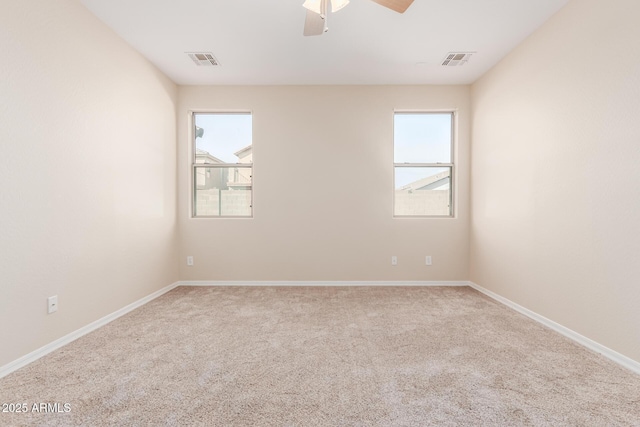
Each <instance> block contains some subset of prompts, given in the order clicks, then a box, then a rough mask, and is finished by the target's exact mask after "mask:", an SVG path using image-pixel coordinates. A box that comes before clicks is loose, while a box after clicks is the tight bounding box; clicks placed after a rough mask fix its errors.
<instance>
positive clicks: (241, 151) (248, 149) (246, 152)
mask: <svg viewBox="0 0 640 427" xmlns="http://www.w3.org/2000/svg"><path fill="white" fill-rule="evenodd" d="M252 148H253V145H247V146H246V147H244V148H241V149H239V150H238V151H236V152H235V153H233V155H234V156H237V157H246V156H248V155H249V153H250V152H251V149H252ZM241 154H242V156H241Z"/></svg>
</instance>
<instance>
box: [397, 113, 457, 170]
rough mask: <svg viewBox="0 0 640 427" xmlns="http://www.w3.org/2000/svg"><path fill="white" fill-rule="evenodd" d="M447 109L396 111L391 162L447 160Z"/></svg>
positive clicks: (448, 139) (448, 157)
mask: <svg viewBox="0 0 640 427" xmlns="http://www.w3.org/2000/svg"><path fill="white" fill-rule="evenodd" d="M452 117H453V115H452V114H451V113H415V114H414V113H396V114H395V115H394V126H393V141H394V142H393V147H394V152H393V161H394V163H451V120H452Z"/></svg>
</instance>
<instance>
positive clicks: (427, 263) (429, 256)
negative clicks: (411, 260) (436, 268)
mask: <svg viewBox="0 0 640 427" xmlns="http://www.w3.org/2000/svg"><path fill="white" fill-rule="evenodd" d="M424 264H425V265H431V255H427V256H426V257H424Z"/></svg>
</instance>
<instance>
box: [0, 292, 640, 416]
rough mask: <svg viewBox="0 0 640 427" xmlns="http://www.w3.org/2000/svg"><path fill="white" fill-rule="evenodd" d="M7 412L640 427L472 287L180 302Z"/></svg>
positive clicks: (603, 381)
mask: <svg viewBox="0 0 640 427" xmlns="http://www.w3.org/2000/svg"><path fill="white" fill-rule="evenodd" d="M11 402H13V403H26V404H27V406H28V411H27V413H20V414H15V413H13V414H12V413H0V425H3V426H8V425H16V426H17V425H20V426H22V425H65V426H67V425H82V426H102V425H105V426H107V425H108V426H113V425H123V426H134V425H140V426H147V425H154V426H155V425H158V426H160V425H203V426H204V425H206V426H426V425H438V426H460V425H462V426H464V425H471V426H481V425H490V426H497V425H509V426H512V425H534V426H538V425H544V426H563V425H571V426H640V376H638V375H635V374H633V373H632V372H630V371H627V370H625V369H623V368H621V367H619V366H617V365H616V364H614V363H612V362H610V361H608V360H607V359H605V358H603V357H601V356H599V355H597V354H594V353H592V352H590V351H588V350H586V349H584V348H582V347H580V346H579V345H577V344H575V343H573V342H572V341H569V340H568V339H566V338H564V337H562V336H560V335H558V334H556V333H554V332H552V331H550V330H547V329H545V328H544V327H542V326H540V325H539V324H537V323H535V322H533V321H532V320H530V319H527V318H526V317H524V316H521V315H519V314H517V313H515V312H513V311H511V310H510V309H508V308H506V307H504V306H501V305H499V304H497V303H495V302H493V301H492V300H490V299H488V298H486V297H484V296H483V295H481V294H479V293H477V292H476V291H474V290H473V289H471V288H466V287H462V288H421V287H216V288H197V287H179V288H176V289H175V290H173V291H171V292H169V293H167V294H165V295H163V296H162V297H160V298H158V299H156V300H154V301H152V302H150V303H149V304H147V305H145V306H143V307H141V308H139V309H138V310H135V311H134V312H132V313H130V314H128V315H126V316H123V317H121V318H120V319H118V320H116V321H114V322H112V323H110V324H109V325H107V326H105V327H103V328H101V329H99V330H97V331H95V332H93V333H91V334H89V335H87V336H85V337H83V338H80V339H79V340H77V341H75V342H73V343H71V344H69V345H67V346H66V347H64V348H62V349H60V350H58V351H55V352H53V353H51V354H49V355H48V356H45V357H43V358H42V359H40V360H38V361H37V362H34V363H32V364H31V365H29V366H27V367H25V368H23V369H21V370H19V371H17V372H14V373H12V374H10V375H8V376H7V377H5V378H3V379H0V403H11ZM43 402H44V403H58V404H59V405H58V408H57V410H59V411H61V412H54V413H50V412H49V413H39V412H32V409H33V404H34V403H36V404H39V403H43ZM64 404H69V406H67V407H66V408H65V406H64ZM52 406H53V405H52ZM49 409H53V408H52V407H50V408H49ZM65 409H69V410H70V411H69V412H64V411H65Z"/></svg>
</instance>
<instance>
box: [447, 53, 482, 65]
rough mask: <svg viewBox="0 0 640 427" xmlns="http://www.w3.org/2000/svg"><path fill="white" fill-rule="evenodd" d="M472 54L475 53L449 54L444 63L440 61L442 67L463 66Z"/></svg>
mask: <svg viewBox="0 0 640 427" xmlns="http://www.w3.org/2000/svg"><path fill="white" fill-rule="evenodd" d="M474 53H475V52H449V54H448V55H447V57H446V58H445V59H444V61H442V65H444V66H445V67H457V66H459V65H464V64H466V63H467V61H468V60H469V58H470V57H471V55H473V54H474Z"/></svg>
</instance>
